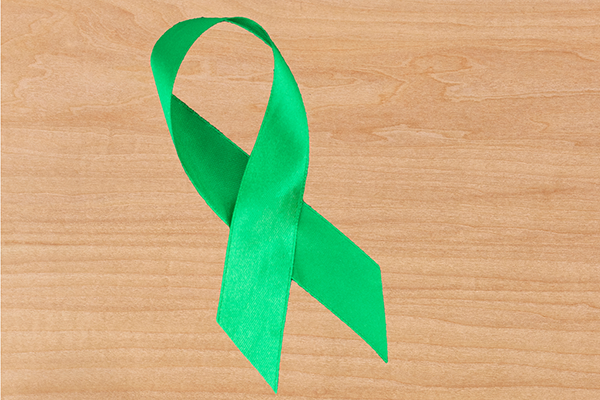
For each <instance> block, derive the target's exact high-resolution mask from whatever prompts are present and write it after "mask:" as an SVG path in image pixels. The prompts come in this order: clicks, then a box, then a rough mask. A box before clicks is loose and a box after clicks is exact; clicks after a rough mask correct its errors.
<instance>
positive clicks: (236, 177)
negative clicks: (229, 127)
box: [151, 17, 387, 391]
mask: <svg viewBox="0 0 600 400" xmlns="http://www.w3.org/2000/svg"><path fill="white" fill-rule="evenodd" d="M219 22H230V23H233V24H236V25H238V26H240V27H242V28H244V29H246V30H248V31H249V32H251V33H253V34H254V35H256V36H257V37H259V38H260V39H261V40H262V41H263V42H265V43H266V44H267V45H268V46H270V47H271V49H272V51H273V57H274V74H273V84H272V87H271V95H270V97H269V102H268V104H267V109H266V111H265V116H264V118H263V122H262V124H261V127H260V130H259V133H258V136H257V139H256V142H255V144H254V148H253V150H252V153H251V155H250V156H248V155H247V154H246V153H245V152H244V151H243V150H241V149H240V148H239V147H237V146H236V145H235V144H234V143H233V142H231V141H230V140H229V139H227V138H226V137H225V136H224V135H223V134H222V133H221V132H219V131H218V130H217V129H216V128H215V127H213V126H212V125H210V124H209V123H208V122H207V121H206V120H204V119H203V118H202V117H200V116H199V115H198V114H196V113H195V112H194V111H193V110H192V109H190V108H189V107H187V105H186V104H185V103H183V102H182V101H181V100H179V99H178V98H177V97H176V96H175V95H173V85H174V83H175V78H176V76H177V72H178V70H179V67H180V65H181V63H182V62H183V59H184V58H185V55H186V53H187V52H188V50H189V48H190V47H191V46H192V45H193V43H194V42H195V41H196V39H197V38H198V37H199V36H200V35H201V34H202V33H204V32H205V31H206V30H207V29H209V28H210V27H212V26H214V25H215V24H217V23H219ZM151 64H152V70H153V73H154V78H155V81H156V86H157V90H158V94H159V97H160V101H161V104H162V107H163V112H164V114H165V118H166V120H167V125H168V127H169V130H170V132H171V136H172V139H173V143H174V144H175V148H176V150H177V154H178V156H179V158H180V160H181V164H182V166H183V168H184V170H185V172H186V174H187V175H188V177H189V178H190V180H191V182H192V183H193V184H194V186H195V188H196V190H197V191H198V193H199V194H200V195H201V196H202V197H203V198H204V199H205V201H206V203H207V204H208V205H209V206H210V207H211V208H212V209H213V211H214V212H215V213H216V214H217V215H218V216H219V217H220V218H221V219H222V220H223V221H224V222H225V223H226V224H227V225H229V227H230V233H229V240H228V244H227V253H226V258H225V268H224V272H223V281H222V285H221V295H220V299H219V309H218V312H217V321H218V323H219V325H221V327H222V328H223V330H224V331H225V332H226V333H227V334H228V335H229V337H230V338H231V339H232V341H233V342H234V343H235V344H236V346H237V347H238V348H239V349H240V351H241V352H242V353H243V354H244V355H245V356H246V358H248V360H249V361H250V362H251V363H252V365H254V367H255V368H256V369H257V370H258V371H259V372H260V374H261V375H262V376H263V378H264V379H265V380H266V381H267V383H269V385H271V387H272V388H273V390H275V391H277V385H278V376H279V363H280V356H281V345H282V340H283V328H284V325H285V315H286V312H287V302H288V297H289V289H290V283H291V280H292V279H293V280H294V281H296V283H298V284H299V285H300V286H301V287H303V288H304V289H305V290H306V291H307V292H308V293H310V294H311V295H312V296H313V297H315V298H316V299H317V300H319V301H320V302H321V303H322V304H323V305H325V306H326V307H327V308H328V309H329V310H330V311H332V312H333V313H334V314H335V315H337V316H338V317H339V318H340V319H341V320H342V321H344V322H345V323H346V324H347V325H348V326H350V327H351V328H352V329H353V330H354V331H355V332H356V333H358V334H359V335H360V336H361V337H362V338H363V339H364V340H365V341H366V342H367V343H368V344H369V345H371V347H372V348H373V349H374V350H375V351H376V352H377V353H378V354H379V355H380V357H382V358H383V359H384V360H385V361H386V362H387V339H386V327H385V311H384V307H383V294H382V287H381V273H380V270H379V267H378V266H377V264H376V263H375V262H374V261H373V260H372V259H371V258H369V257H368V256H367V255H366V254H365V253H364V252H363V251H362V250H360V248H358V247H357V246H356V245H355V244H354V243H352V242H351V241H350V240H349V239H348V238H347V237H346V236H344V235H343V234H342V233H341V232H340V231H339V230H337V229H336V228H335V227H334V226H333V225H331V224H330V223H329V222H328V221H327V220H325V219H324V218H323V217H321V216H320V215H319V214H318V213H317V212H316V211H314V210H313V209H312V208H311V207H310V206H308V205H307V204H306V203H304V201H303V194H304V186H305V182H306V173H307V170H308V153H309V140H308V124H307V119H306V111H305V109H304V103H303V101H302V97H301V94H300V91H299V89H298V85H297V84H296V81H295V79H294V76H293V74H292V73H291V71H290V69H289V67H288V65H287V64H286V62H285V60H284V59H283V57H282V56H281V53H280V52H279V50H278V49H277V47H276V46H275V44H274V43H273V42H272V40H271V38H270V37H269V35H268V34H267V32H266V31H265V30H264V29H263V28H262V27H261V26H260V25H258V24H257V23H256V22H254V21H252V20H249V19H247V18H241V17H235V18H197V19H191V20H187V21H183V22H180V23H179V24H177V25H175V26H173V27H172V28H171V29H169V30H168V31H167V32H165V33H164V34H163V36H162V37H161V38H160V39H159V40H158V41H157V43H156V45H155V46H154V49H153V52H152V57H151Z"/></svg>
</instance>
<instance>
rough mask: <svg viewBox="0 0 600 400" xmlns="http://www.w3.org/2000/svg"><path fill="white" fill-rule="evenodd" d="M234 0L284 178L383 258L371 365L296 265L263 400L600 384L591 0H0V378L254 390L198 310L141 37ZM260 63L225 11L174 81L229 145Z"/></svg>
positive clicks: (76, 392)
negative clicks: (283, 124) (301, 107)
mask: <svg viewBox="0 0 600 400" xmlns="http://www.w3.org/2000/svg"><path fill="white" fill-rule="evenodd" d="M236 15H241V16H246V17H249V18H252V19H254V20H256V21H257V22H259V23H260V24H262V25H263V26H264V27H265V29H266V30H267V31H268V32H269V33H270V34H271V36H272V38H273V39H274V41H275V43H276V44H277V45H278V47H279V48H280V49H281V51H282V53H283V55H284V57H285V58H286V59H287V61H288V63H289V65H290V67H291V69H292V71H293V72H294V74H295V76H296V79H297V80H298V82H299V86H300V89H301V91H302V94H303V96H304V99H305V102H306V107H307V111H308V118H309V125H310V129H311V164H310V172H309V177H308V181H307V188H306V201H307V202H308V203H309V204H311V205H313V206H314V208H315V209H317V210H318V211H319V212H321V213H322V214H323V215H324V216H325V217H326V218H328V219H329V220H330V221H331V222H333V223H334V224H335V225H336V226H338V227H339V228H340V229H341V230H342V231H343V232H345V233H346V234H347V235H348V236H349V237H350V238H351V239H353V240H354V241H355V242H356V243H357V244H358V245H359V246H360V247H362V248H363V249H364V250H365V251H366V252H367V253H368V254H370V255H371V256H372V257H373V258H374V259H375V260H376V261H377V262H378V263H379V264H380V265H381V269H382V275H383V284H384V295H385V299H386V309H387V322H388V332H389V333H388V338H389V352H390V362H389V364H385V363H383V362H382V361H381V360H380V359H379V358H378V357H377V356H376V355H375V353H374V352H373V351H372V350H371V349H370V348H369V347H368V346H367V345H366V344H365V343H364V342H363V341H362V340H360V339H359V338H358V337H357V336H356V335H355V334H354V333H353V332H352V331H351V330H350V329H349V328H348V327H346V326H345V325H344V324H343V323H341V322H340V321H339V320H337V319H336V317H334V316H333V315H332V314H331V313H329V312H328V311H327V310H325V309H324V307H323V306H321V305H320V304H319V303H318V302H317V301H316V300H314V299H313V298H311V297H310V296H309V295H308V294H306V293H305V292H303V290H302V289H299V288H298V286H296V285H293V287H292V291H291V298H290V306H289V312H288V320H287V324H286V329H285V336H284V344H283V355H282V363H281V376H280V385H279V394H278V395H277V397H278V398H280V399H288V400H291V399H544V400H545V399H598V398H600V4H599V3H598V2H593V1H588V2H586V1H579V2H567V1H543V2H542V1H528V0H514V1H510V2H503V1H489V2H482V1H477V0H467V1H464V0H461V1H442V2H421V1H406V2H405V1H383V0H381V1H366V0H363V1H359V0H353V1H333V0H328V1H317V0H305V1H289V2H288V1H285V2H284V1H279V2H276V1H256V0H245V1H235V0H224V1H215V0H210V1H208V0H194V1H191V0H167V1H165V0H160V1H142V0H135V1H132V0H108V1H97V0H93V1H92V0H85V1H81V0H77V1H75V0H63V1H56V0H20V1H16V0H9V1H3V2H2V195H3V196H2V244H3V248H2V330H3V334H2V389H3V391H2V393H3V398H5V399H7V400H8V399H10V400H38V399H39V400H42V399H43V400H59V399H77V400H84V399H85V400H88V399H89V400H97V399H177V400H180V399H234V400H242V399H243V400H246V399H266V398H274V397H275V396H276V395H274V394H273V393H272V391H271V390H270V388H269V387H268V385H267V384H266V383H265V382H264V381H263V380H262V379H261V377H260V376H259V374H258V372H257V371H256V370H255V369H254V368H252V367H251V365H250V364H249V362H248V361H247V360H246V359H245V358H244V357H243V356H242V355H241V354H240V352H239V351H237V349H236V348H235V346H234V345H233V344H232V342H231V341H230V340H229V339H228V338H227V336H226V335H225V334H224V333H223V331H222V330H221V329H220V328H219V327H218V325H217V324H216V322H215V315H216V310H217V303H218V297H219V288H220V282H221V273H222V268H223V261H224V256H225V248H226V242H227V234H228V231H227V229H226V227H225V225H224V224H222V223H221V221H220V220H219V219H218V218H217V217H216V216H215V215H214V214H213V212H212V211H211V210H210V209H209V208H208V206H207V205H206V204H205V203H204V201H203V200H202V199H201V198H200V197H199V196H198V195H197V193H196V192H195V191H194V188H193V187H192V185H191V184H190V182H189V181H188V179H187V177H186V175H185V174H184V172H183V170H182V168H181V166H180V164H179V161H178V159H177V156H176V154H175V150H174V148H173V145H172V143H171V138H170V136H169V133H168V131H167V127H166V124H165V122H164V118H163V114H162V111H161V108H160V104H159V100H158V97H157V94H156V90H155V87H154V82H153V78H152V74H151V70H150V63H149V58H150V53H151V50H152V46H153V45H154V43H155V41H156V40H157V39H158V38H159V36H160V35H161V34H162V33H163V32H164V31H165V30H167V29H168V28H169V27H170V26H172V25H173V24H175V23H177V22H179V21H181V20H184V19H187V18H193V17H199V16H236ZM271 68H272V60H271V55H270V53H269V49H268V48H267V47H266V46H265V45H264V44H263V43H262V42H260V41H259V40H258V39H256V38H255V37H253V36H252V35H250V34H248V33H246V32H245V31H243V30H242V29H240V28H237V27H234V26H225V25H223V24H221V25H219V26H218V27H215V28H214V29H212V30H210V31H209V32H207V33H206V34H205V35H204V36H203V37H202V38H201V40H200V41H199V42H197V43H196V45H195V46H194V48H193V49H192V52H191V53H190V55H189V57H188V58H187V59H186V61H185V63H184V65H183V68H182V71H181V74H180V76H179V78H178V81H177V85H176V93H177V94H178V95H180V97H182V98H183V99H184V101H186V102H188V103H189V104H190V105H191V106H192V107H194V108H195V109H196V110H197V111H198V112H199V113H200V114H201V115H203V116H205V117H206V118H207V119H208V120H209V121H211V122H212V123H214V124H215V125H216V126H217V127H219V128H220V129H221V130H222V131H223V132H225V133H226V134H227V135H228V136H229V137H230V138H232V139H233V140H234V141H236V142H237V143H239V144H240V145H241V146H242V147H243V148H244V149H246V150H250V149H251V147H252V143H253V141H254V138H255V136H256V132H257V130H258V127H259V125H260V121H261V118H262V115H263V111H264V109H265V106H266V102H267V99H268V94H269V89H270V82H271Z"/></svg>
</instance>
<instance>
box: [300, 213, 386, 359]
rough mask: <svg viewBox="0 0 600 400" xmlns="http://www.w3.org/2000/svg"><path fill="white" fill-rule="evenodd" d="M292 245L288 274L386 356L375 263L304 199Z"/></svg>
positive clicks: (379, 283) (379, 290) (378, 278)
mask: <svg viewBox="0 0 600 400" xmlns="http://www.w3.org/2000/svg"><path fill="white" fill-rule="evenodd" d="M296 245H297V247H296V258H295V262H294V271H293V274H292V279H293V280H294V281H295V282H296V283H297V284H298V285H299V286H300V287H302V288H303V289H304V290H306V291H307V292H308V293H309V294H310V295H311V296H313V297H314V298H315V299H317V300H318V301H319V302H320V303H321V304H323V305H324V306H325V307H326V308H327V309H329V311H331V312H332V313H333V314H335V315H336V316H337V317H338V318H339V319H340V320H342V322H344V323H345V324H346V325H348V326H349V327H350V328H351V329H352V330H353V331H354V332H356V333H357V334H358V335H359V336H360V337H361V338H362V339H363V340H364V341H365V342H366V343H367V344H368V345H369V346H371V347H372V348H373V350H375V352H376V353H377V354H378V355H379V357H381V358H382V359H383V361H385V362H387V361H388V349H387V332H386V321H385V307H384V303H383V287H382V284H381V270H380V269H379V265H377V264H376V263H375V261H373V259H371V257H369V256H368V255H367V254H366V253H365V252H363V251H362V250H361V249H360V247H358V246H357V245H356V244H354V242H352V241H351V240H350V239H348V237H346V236H345V235H344V234H343V233H342V232H340V231H339V230H338V229H337V228H336V227H335V226H333V225H332V224H331V223H330V222H329V221H327V220H326V219H325V218H323V216H321V215H320V214H319V213H318V212H316V211H315V210H314V209H313V208H312V207H310V206H309V205H308V204H306V203H304V207H303V208H302V214H301V215H300V221H299V224H298V239H297V243H296Z"/></svg>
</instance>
